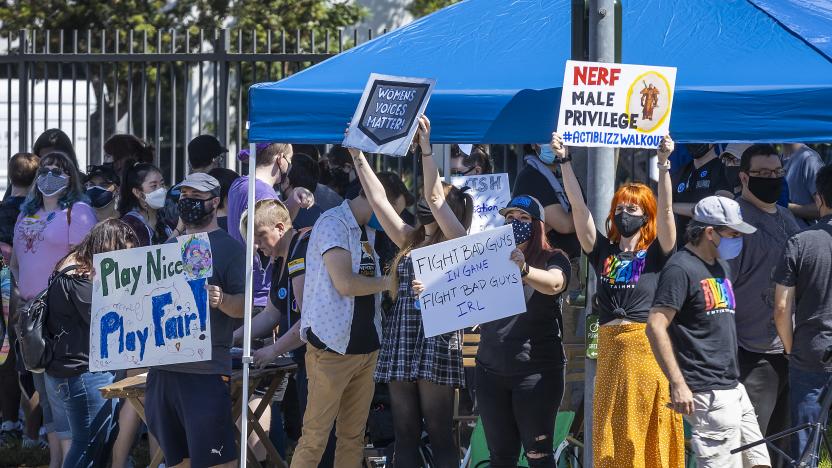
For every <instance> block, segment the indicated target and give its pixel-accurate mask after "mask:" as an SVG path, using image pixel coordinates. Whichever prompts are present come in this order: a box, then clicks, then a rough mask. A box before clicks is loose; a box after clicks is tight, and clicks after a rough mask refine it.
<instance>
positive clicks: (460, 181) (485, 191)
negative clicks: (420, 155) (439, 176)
mask: <svg viewBox="0 0 832 468" xmlns="http://www.w3.org/2000/svg"><path fill="white" fill-rule="evenodd" d="M451 184H453V185H454V186H455V187H459V188H463V187H468V193H469V194H470V195H471V197H472V198H473V199H474V217H473V218H472V219H471V229H469V230H468V232H470V233H471V234H476V233H478V232H482V231H485V230H486V229H491V228H496V227H500V226H502V225H503V224H504V223H505V218H503V216H502V215H501V214H500V209H501V208H503V207H505V206H506V205H508V202H509V201H511V191H510V190H509V187H508V174H482V175H472V176H456V177H451Z"/></svg>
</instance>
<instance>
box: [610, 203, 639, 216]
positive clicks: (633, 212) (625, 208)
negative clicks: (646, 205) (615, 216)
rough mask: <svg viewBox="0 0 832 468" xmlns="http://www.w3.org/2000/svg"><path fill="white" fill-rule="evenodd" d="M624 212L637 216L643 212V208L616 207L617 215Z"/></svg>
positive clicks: (633, 206)
mask: <svg viewBox="0 0 832 468" xmlns="http://www.w3.org/2000/svg"><path fill="white" fill-rule="evenodd" d="M622 211H626V212H627V213H629V214H636V213H638V212H639V211H641V207H640V206H638V205H623V204H622V205H618V206H616V207H615V212H616V213H621V212H622Z"/></svg>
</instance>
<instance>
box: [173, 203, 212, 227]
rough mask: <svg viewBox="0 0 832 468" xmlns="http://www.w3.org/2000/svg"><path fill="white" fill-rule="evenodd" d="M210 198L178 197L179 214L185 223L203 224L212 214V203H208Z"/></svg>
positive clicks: (192, 224)
mask: <svg viewBox="0 0 832 468" xmlns="http://www.w3.org/2000/svg"><path fill="white" fill-rule="evenodd" d="M211 200H213V198H212V199H208V200H197V199H195V198H180V199H179V216H181V217H182V221H183V222H184V223H185V224H189V225H191V226H203V225H205V224H206V223H207V222H208V221H209V220H210V218H211V216H212V215H213V214H214V207H213V205H209V204H208V203H207V202H210V201H211Z"/></svg>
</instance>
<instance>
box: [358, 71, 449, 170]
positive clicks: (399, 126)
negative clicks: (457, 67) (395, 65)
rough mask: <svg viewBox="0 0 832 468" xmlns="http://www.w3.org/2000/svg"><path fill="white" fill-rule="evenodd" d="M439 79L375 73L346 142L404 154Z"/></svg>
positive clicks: (375, 150) (381, 151)
mask: <svg viewBox="0 0 832 468" xmlns="http://www.w3.org/2000/svg"><path fill="white" fill-rule="evenodd" d="M435 84H436V80H431V79H426V78H406V77H401V76H390V75H379V74H377V73H372V74H371V75H370V79H369V81H367V86H365V87H364V94H363V95H362V96H361V102H359V104H358V109H356V111H355V115H353V117H352V122H351V123H350V130H349V133H348V135H347V137H346V138H344V142H343V143H342V144H343V145H344V146H346V147H348V148H358V149H360V150H362V151H366V152H368V153H381V154H386V155H389V156H399V157H401V156H405V155H407V150H408V149H409V148H410V143H411V142H412V141H413V136H414V135H415V134H416V130H417V129H418V127H419V122H418V117H419V116H420V115H422V114H423V113H424V112H425V107H427V105H428V100H429V99H430V95H431V93H432V92H433V87H434V85H435Z"/></svg>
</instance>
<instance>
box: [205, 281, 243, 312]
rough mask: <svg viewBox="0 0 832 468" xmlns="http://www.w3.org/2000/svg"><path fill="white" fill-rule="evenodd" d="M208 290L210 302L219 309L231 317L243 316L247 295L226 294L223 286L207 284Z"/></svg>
mask: <svg viewBox="0 0 832 468" xmlns="http://www.w3.org/2000/svg"><path fill="white" fill-rule="evenodd" d="M205 289H206V290H208V304H209V305H210V306H211V307H213V308H215V309H219V310H221V311H222V313H224V314H225V315H227V316H229V317H231V318H243V315H244V314H245V307H244V304H245V296H244V295H243V294H225V293H224V292H223V291H222V288H221V287H219V286H214V285H210V284H209V285H206V286H205Z"/></svg>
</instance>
